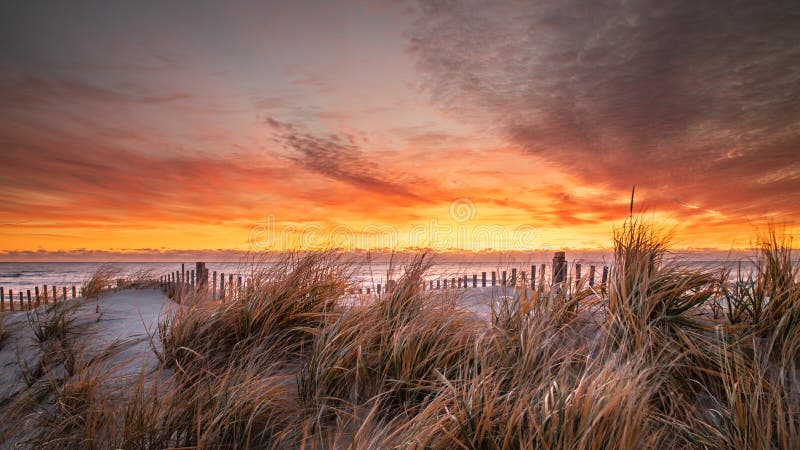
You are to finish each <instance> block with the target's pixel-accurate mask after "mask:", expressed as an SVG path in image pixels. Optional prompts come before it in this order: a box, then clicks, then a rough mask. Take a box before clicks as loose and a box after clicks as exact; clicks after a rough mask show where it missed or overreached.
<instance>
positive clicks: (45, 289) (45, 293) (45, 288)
mask: <svg viewBox="0 0 800 450" xmlns="http://www.w3.org/2000/svg"><path fill="white" fill-rule="evenodd" d="M42 291H44V304H45V305H46V304H47V285H46V284H45V285H44V288H43V289H42Z"/></svg>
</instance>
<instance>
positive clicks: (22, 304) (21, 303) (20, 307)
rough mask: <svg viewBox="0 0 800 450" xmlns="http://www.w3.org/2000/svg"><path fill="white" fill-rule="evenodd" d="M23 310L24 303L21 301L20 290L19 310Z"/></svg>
mask: <svg viewBox="0 0 800 450" xmlns="http://www.w3.org/2000/svg"><path fill="white" fill-rule="evenodd" d="M23 309H25V303H23V301H22V289H20V290H19V310H20V311H22V310H23Z"/></svg>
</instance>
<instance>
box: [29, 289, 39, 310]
mask: <svg viewBox="0 0 800 450" xmlns="http://www.w3.org/2000/svg"><path fill="white" fill-rule="evenodd" d="M27 292H28V309H32V308H31V305H32V302H31V290H30V289H28V290H27ZM36 306H39V305H36Z"/></svg>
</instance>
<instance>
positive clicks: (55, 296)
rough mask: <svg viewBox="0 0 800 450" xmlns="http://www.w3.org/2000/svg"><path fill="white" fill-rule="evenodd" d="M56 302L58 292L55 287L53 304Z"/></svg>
mask: <svg viewBox="0 0 800 450" xmlns="http://www.w3.org/2000/svg"><path fill="white" fill-rule="evenodd" d="M56 300H58V291H57V290H56V287H55V286H53V303H55V302H56Z"/></svg>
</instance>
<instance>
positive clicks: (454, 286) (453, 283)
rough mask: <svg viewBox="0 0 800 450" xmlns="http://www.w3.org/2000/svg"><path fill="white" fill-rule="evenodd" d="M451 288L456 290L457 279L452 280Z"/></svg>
mask: <svg viewBox="0 0 800 450" xmlns="http://www.w3.org/2000/svg"><path fill="white" fill-rule="evenodd" d="M450 288H451V289H455V288H456V279H455V278H450Z"/></svg>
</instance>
